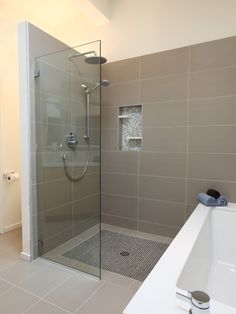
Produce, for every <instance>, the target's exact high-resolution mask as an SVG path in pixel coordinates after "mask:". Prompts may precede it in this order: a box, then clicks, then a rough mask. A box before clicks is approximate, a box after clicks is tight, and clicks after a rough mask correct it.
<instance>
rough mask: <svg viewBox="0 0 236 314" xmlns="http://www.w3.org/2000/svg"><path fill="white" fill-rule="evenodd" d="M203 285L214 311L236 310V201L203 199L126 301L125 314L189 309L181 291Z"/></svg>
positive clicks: (217, 313) (228, 313) (235, 313)
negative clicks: (220, 203) (222, 203)
mask: <svg viewBox="0 0 236 314" xmlns="http://www.w3.org/2000/svg"><path fill="white" fill-rule="evenodd" d="M193 290H202V291H204V292H206V293H208V294H209V296H210V298H211V303H210V313H211V314H236V204H233V203H230V204H229V206H227V207H216V208H209V207H206V206H203V205H201V204H199V205H198V206H197V208H196V209H195V211H194V212H193V214H192V215H191V217H190V218H189V219H188V221H187V222H186V223H185V225H184V226H183V228H182V229H181V231H180V232H179V234H178V235H177V236H176V238H175V239H174V241H173V242H172V243H171V245H170V246H169V248H168V249H167V250H166V252H165V254H164V255H163V256H162V258H161V259H160V261H159V262H158V263H157V265H156V266H155V267H154V269H153V270H152V272H151V273H150V275H149V276H148V277H147V279H146V280H145V282H144V283H143V285H142V286H141V288H140V289H139V290H138V292H137V294H136V295H135V296H134V298H133V299H132V300H131V302H130V303H129V305H128V306H127V307H126V309H125V311H124V313H125V314H177V313H178V314H184V313H185V314H187V313H188V310H189V308H190V306H189V305H188V304H187V303H186V302H183V301H181V300H179V299H177V298H176V292H179V293H182V294H185V295H187V291H193Z"/></svg>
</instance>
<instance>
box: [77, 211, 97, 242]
mask: <svg viewBox="0 0 236 314" xmlns="http://www.w3.org/2000/svg"><path fill="white" fill-rule="evenodd" d="M97 209H98V208H97ZM99 224H100V214H98V215H97V216H91V217H89V218H88V219H86V220H78V219H77V220H75V221H74V223H73V231H72V232H73V233H72V235H73V237H74V236H77V235H79V234H81V233H83V232H85V231H87V230H89V229H90V228H92V227H93V226H96V225H99Z"/></svg>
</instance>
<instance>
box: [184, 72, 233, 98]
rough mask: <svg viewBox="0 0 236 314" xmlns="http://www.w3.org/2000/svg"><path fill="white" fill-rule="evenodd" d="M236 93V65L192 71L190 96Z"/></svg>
mask: <svg viewBox="0 0 236 314" xmlns="http://www.w3.org/2000/svg"><path fill="white" fill-rule="evenodd" d="M235 94H236V67H233V68H226V69H216V70H210V71H202V72H191V73H190V98H198V97H212V96H214V97H215V96H228V95H235Z"/></svg>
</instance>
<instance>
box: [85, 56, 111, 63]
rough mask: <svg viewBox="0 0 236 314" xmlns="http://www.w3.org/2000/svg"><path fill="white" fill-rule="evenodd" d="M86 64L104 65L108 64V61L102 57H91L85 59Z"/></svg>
mask: <svg viewBox="0 0 236 314" xmlns="http://www.w3.org/2000/svg"><path fill="white" fill-rule="evenodd" d="M85 62H86V63H88V64H104V63H106V62H107V59H106V58H105V57H102V56H90V57H86V58H85Z"/></svg>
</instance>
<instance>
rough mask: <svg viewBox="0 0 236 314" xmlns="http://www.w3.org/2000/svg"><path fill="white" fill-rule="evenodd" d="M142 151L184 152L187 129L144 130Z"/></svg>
mask: <svg viewBox="0 0 236 314" xmlns="http://www.w3.org/2000/svg"><path fill="white" fill-rule="evenodd" d="M143 149H144V151H158V152H172V153H175V152H186V149H187V127H170V128H144V129H143Z"/></svg>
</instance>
